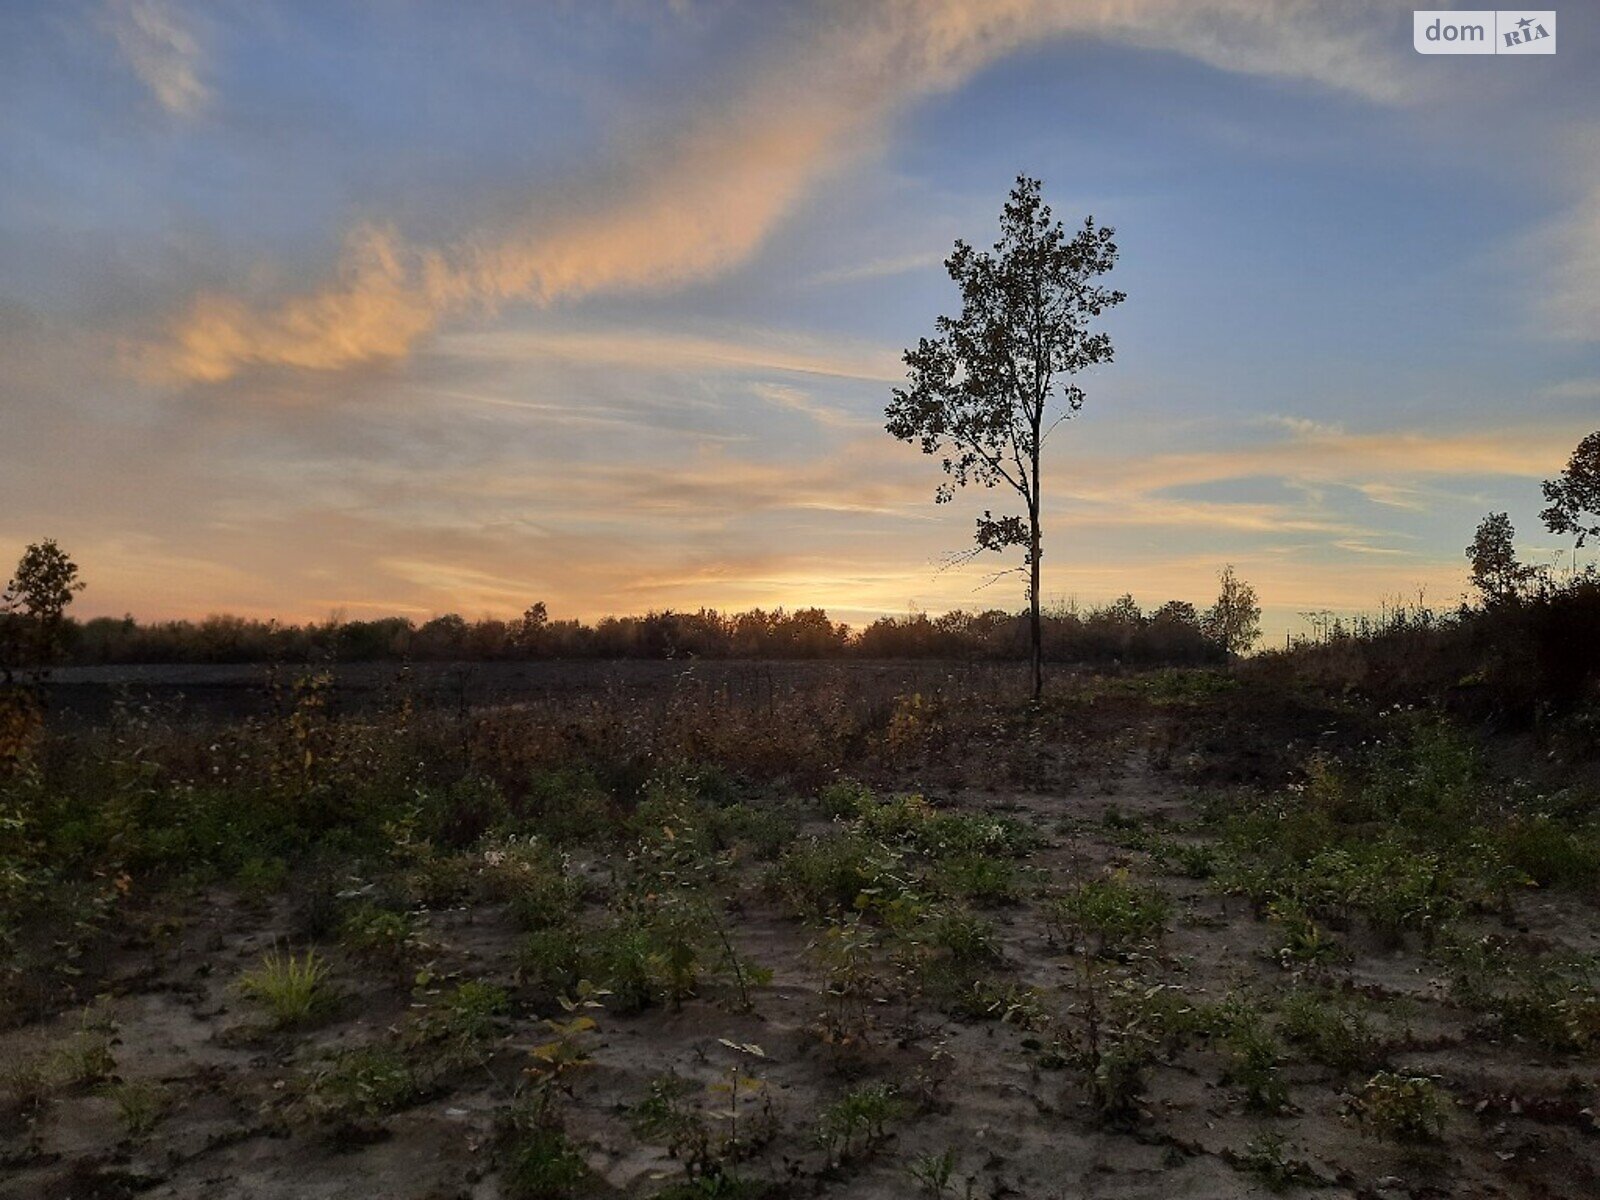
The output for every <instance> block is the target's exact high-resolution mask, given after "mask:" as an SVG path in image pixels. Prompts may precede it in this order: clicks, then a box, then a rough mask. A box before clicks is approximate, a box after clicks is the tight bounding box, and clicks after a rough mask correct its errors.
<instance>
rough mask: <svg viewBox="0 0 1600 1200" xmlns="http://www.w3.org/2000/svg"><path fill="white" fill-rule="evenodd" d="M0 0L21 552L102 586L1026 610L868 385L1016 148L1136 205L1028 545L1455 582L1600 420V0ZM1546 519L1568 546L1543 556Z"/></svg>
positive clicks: (971, 232)
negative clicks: (1505, 25)
mask: <svg viewBox="0 0 1600 1200" xmlns="http://www.w3.org/2000/svg"><path fill="white" fill-rule="evenodd" d="M1411 12H1412V9H1411V7H1410V6H1406V7H1401V6H1399V5H1396V4H1393V3H1389V2H1387V0H1256V2H1246V0H917V2H911V0H855V2H844V0H839V2H805V3H802V2H798V0H797V2H792V3H789V2H769V3H736V2H734V0H677V2H666V0H662V2H661V3H653V2H651V0H548V2H545V3H538V2H513V0H503V2H495V0H473V2H470V3H453V4H446V3H442V2H441V3H424V2H422V0H370V2H361V0H339V2H336V3H328V2H326V0H317V2H307V3H289V2H286V0H207V2H204V3H202V2H200V0H109V2H100V0H94V2H77V0H51V2H47V3H43V2H42V3H38V4H28V3H25V2H23V0H9V2H7V3H5V4H3V5H0V559H7V560H9V558H10V557H11V556H12V554H13V553H20V551H21V549H22V547H23V546H24V545H25V544H26V543H28V542H31V541H35V540H38V539H39V538H43V537H53V538H56V539H58V540H59V541H60V543H61V544H62V545H63V547H64V548H66V549H67V550H68V551H69V552H70V553H71V554H72V555H73V557H74V558H75V559H76V560H77V561H78V563H79V564H80V567H81V569H82V573H83V577H84V578H85V579H86V580H87V582H88V585H89V586H88V588H87V590H86V591H85V592H84V593H83V594H82V596H81V597H80V599H79V601H78V606H77V610H76V611H78V613H79V614H80V615H121V614H123V613H132V614H135V615H137V616H139V617H141V618H147V619H154V618H168V617H180V616H188V617H196V616H202V615H205V614H208V613H214V612H232V613H238V614H243V615H251V616H263V617H264V616H277V617H283V618H289V619H298V620H306V619H324V618H327V617H328V616H330V615H334V614H342V615H344V616H345V617H348V618H352V619H354V618H365V617H371V616H375V615H380V614H401V615H406V616H411V617H414V618H417V619H426V618H427V617H430V616H433V615H437V614H439V613H443V612H460V613H462V614H464V615H466V616H468V617H477V616H485V615H498V616H510V615H514V614H517V613H520V612H521V611H522V610H523V609H524V608H526V607H527V606H528V605H529V604H531V603H532V602H533V601H535V600H544V601H545V602H546V603H547V604H548V606H549V609H550V612H551V614H552V615H553V616H578V617H584V618H594V617H598V616H601V615H604V614H607V613H617V614H620V613H637V612H643V611H645V610H648V609H659V608H669V607H670V608H698V607H700V606H702V605H707V606H713V607H720V608H735V609H737V608H746V607H753V606H757V605H761V606H767V607H771V606H775V605H784V606H787V607H790V608H793V607H798V606H803V605H821V606H824V607H826V608H827V609H828V610H829V611H830V612H831V613H832V614H833V615H834V616H835V617H836V618H837V619H842V620H849V621H852V622H854V623H857V624H859V623H861V622H863V621H866V620H869V619H870V618H871V617H872V616H874V615H877V614H881V613H885V612H889V613H903V612H906V611H908V610H910V609H912V608H922V609H928V610H934V611H939V610H943V609H946V608H954V607H965V608H973V607H1006V608H1016V607H1019V606H1020V605H1021V603H1022V596H1021V593H1020V585H1019V583H1018V580H1017V579H1016V577H1015V576H1006V577H1003V578H1000V579H998V580H996V579H994V578H993V575H994V572H995V571H996V570H997V569H1000V568H1004V567H1007V566H1013V565H1015V563H1014V562H1012V561H1009V560H1004V559H1000V558H996V557H990V558H980V559H978V560H976V561H974V562H972V563H970V564H968V565H966V566H962V567H947V566H946V560H947V557H948V555H949V554H950V552H952V551H956V550H960V549H962V548H964V547H965V546H967V545H969V544H970V540H971V533H972V518H973V516H974V515H975V514H976V513H977V512H980V511H981V510H982V509H984V508H990V507H998V504H999V502H1000V501H1001V500H1002V497H1000V496H999V495H997V494H993V493H989V494H985V493H983V492H982V491H981V490H979V491H977V492H976V493H974V492H972V491H971V490H969V491H968V493H965V494H963V495H961V496H959V497H958V499H957V501H956V502H955V503H953V504H949V505H939V506H935V505H934V504H933V495H934V489H935V487H936V486H937V484H938V483H939V481H940V479H941V474H940V471H939V468H938V465H937V462H936V461H935V460H933V459H929V458H927V457H925V456H923V455H922V454H921V453H920V452H919V451H918V449H917V448H916V447H915V446H911V445H906V444H903V443H900V442H897V441H895V440H894V439H893V438H891V437H889V436H888V435H887V434H886V433H885V432H884V430H883V408H884V405H885V403H886V402H887V401H888V400H889V398H890V394H891V391H892V389H893V388H894V387H895V386H896V384H897V383H900V382H903V380H904V369H903V366H902V364H901V363H900V353H901V351H902V350H903V348H905V347H906V346H910V345H914V344H915V343H916V341H917V339H918V338H919V337H921V336H924V335H927V334H931V333H932V331H933V324H934V321H935V318H936V317H937V316H938V315H939V314H940V313H942V312H950V311H953V309H954V308H955V304H956V297H955V292H954V287H953V285H952V284H951V283H950V281H949V279H948V277H947V276H946V275H945V273H944V270H943V268H942V265H941V264H942V260H943V259H944V257H945V256H946V255H947V254H948V253H949V251H950V248H951V246H952V243H953V242H954V241H955V240H956V239H957V238H962V239H965V240H968V241H970V242H973V243H976V244H979V245H987V244H988V243H989V242H990V241H992V240H993V238H994V236H995V231H996V221H997V216H998V213H999V209H1000V206H1001V204H1002V203H1003V201H1004V198H1005V195H1006V192H1007V191H1008V189H1009V187H1010V186H1011V184H1012V182H1013V180H1014V179H1015V177H1016V176H1017V175H1018V174H1019V173H1027V174H1029V175H1032V176H1036V177H1038V178H1040V179H1041V180H1042V181H1043V185H1044V194H1045V198H1046V199H1047V201H1048V202H1049V203H1050V204H1051V206H1052V207H1053V209H1054V210H1055V213H1056V215H1057V216H1058V217H1060V218H1061V219H1062V220H1063V221H1065V222H1066V223H1067V224H1068V225H1069V227H1070V226H1075V225H1077V224H1078V223H1080V222H1081V221H1082V219H1083V218H1084V217H1085V216H1086V215H1090V214H1092V215H1093V216H1094V217H1095V219H1096V221H1097V222H1099V223H1103V224H1109V225H1112V226H1114V227H1115V229H1116V231H1117V240H1118V243H1119V245H1120V247H1121V257H1120V260H1119V262H1118V265H1117V268H1116V270H1115V272H1114V274H1113V276H1112V277H1111V280H1110V282H1111V283H1112V284H1114V285H1115V286H1117V287H1120V288H1122V289H1123V290H1124V291H1126V292H1127V295H1128V299H1127V301H1126V303H1125V304H1123V305H1122V306H1121V307H1120V308H1118V309H1117V310H1116V311H1115V312H1114V313H1112V314H1110V315H1109V316H1108V317H1107V318H1106V320H1105V323H1104V327H1105V328H1106V329H1107V330H1108V331H1109V333H1110V334H1111V336H1112V339H1113V342H1114V344H1115V347H1116V356H1115V361H1114V362H1113V363H1110V364H1107V365H1104V366H1100V367H1097V368H1095V369H1094V370H1093V371H1091V372H1089V373H1087V374H1086V375H1084V376H1083V377H1082V378H1081V379H1080V380H1079V381H1078V382H1079V383H1080V385H1081V386H1082V387H1083V388H1084V390H1085V392H1086V394H1087V399H1086V401H1085V405H1084V408H1083V410H1082V412H1081V413H1080V414H1079V415H1078V416H1077V417H1076V418H1075V419H1073V420H1071V421H1068V422H1065V423H1063V424H1062V425H1061V426H1060V427H1059V428H1058V429H1057V430H1056V432H1055V434H1054V435H1053V436H1052V439H1051V441H1050V443H1049V446H1048V448H1047V451H1046V456H1045V462H1046V466H1045V485H1044V488H1045V491H1044V527H1045V554H1044V560H1043V566H1044V584H1043V589H1042V590H1043V593H1044V596H1045V598H1046V599H1047V600H1048V601H1051V602H1061V601H1076V602H1077V603H1079V604H1084V605H1088V604H1093V603H1098V602H1103V601H1107V600H1110V599H1112V598H1114V597H1116V596H1117V595H1120V594H1121V593H1124V592H1131V593H1132V594H1133V595H1134V596H1135V598H1136V599H1137V600H1138V601H1140V602H1141V603H1142V604H1144V605H1145V606H1146V607H1147V608H1148V607H1154V606H1155V605H1156V604H1158V603H1160V602H1161V601H1164V600H1167V599H1173V598H1176V599H1186V600H1191V601H1194V602H1196V603H1200V604H1203V603H1205V602H1206V601H1208V600H1209V598H1210V597H1211V596H1213V595H1214V594H1215V589H1216V574H1217V571H1218V569H1219V568H1220V567H1221V565H1222V564H1223V563H1233V564H1235V566H1236V568H1237V570H1238V572H1239V574H1240V575H1241V576H1242V577H1244V578H1245V579H1246V580H1248V581H1250V582H1251V583H1252V584H1253V585H1254V586H1255V587H1256V589H1257V591H1258V593H1259V594H1260V597H1261V600H1262V603H1263V606H1264V608H1265V610H1266V620H1265V626H1266V635H1267V637H1268V639H1269V640H1272V639H1278V638H1281V637H1282V636H1283V635H1284V633H1285V632H1286V631H1291V630H1299V631H1303V630H1304V629H1305V628H1306V626H1305V624H1304V622H1303V621H1302V620H1301V618H1300V617H1299V615H1298V614H1300V613H1302V612H1306V611H1312V610H1326V609H1332V610H1337V611H1356V610H1373V609H1376V608H1377V607H1378V606H1379V605H1380V604H1382V603H1384V602H1386V601H1392V600H1394V599H1395V598H1405V599H1408V600H1413V601H1414V600H1416V599H1417V598H1418V597H1419V596H1421V597H1423V598H1424V599H1425V600H1426V601H1427V602H1429V603H1432V604H1434V605H1442V606H1448V605H1451V604H1453V603H1455V602H1456V601H1457V600H1458V599H1459V598H1460V597H1461V596H1462V594H1463V593H1464V591H1465V589H1466V574H1465V559H1464V556H1463V547H1464V546H1465V545H1466V543H1467V542H1468V540H1469V539H1470V537H1471V535H1472V531H1473V528H1474V527H1475V526H1476V524H1477V522H1478V520H1479V519H1480V518H1481V517H1482V516H1483V515H1484V514H1485V513H1487V512H1489V511H1491V510H1504V511H1508V512H1509V513H1510V514H1511V517H1512V520H1513V522H1514V523H1515V524H1516V527H1517V529H1518V534H1519V537H1518V544H1519V546H1520V548H1521V552H1522V554H1523V557H1524V558H1525V559H1528V560H1531V561H1534V562H1552V561H1555V560H1556V559H1557V558H1558V557H1561V556H1563V555H1565V554H1566V553H1567V552H1568V551H1569V549H1570V548H1569V547H1567V546H1565V545H1564V544H1563V543H1561V542H1559V541H1558V540H1556V539H1553V538H1552V537H1551V535H1549V534H1547V533H1545V532H1544V531H1543V530H1542V528H1541V527H1540V525H1539V522H1538V518H1537V514H1538V510H1539V508H1540V507H1541V498H1540V494H1539V486H1538V485H1539V481H1540V480H1542V479H1545V478H1548V477H1551V476H1553V475H1555V474H1556V473H1557V472H1558V471H1559V470H1560V468H1561V466H1562V465H1563V463H1564V462H1565V460H1566V458H1567V456H1568V454H1569V453H1570V452H1571V450H1572V448H1573V447H1574V446H1575V445H1576V444H1577V442H1578V440H1579V439H1580V438H1581V437H1582V436H1583V435H1584V434H1585V433H1587V432H1590V431H1591V430H1593V429H1595V428H1596V427H1600V416H1597V414H1600V91H1597V90H1596V89H1595V88H1594V86H1593V80H1594V76H1595V70H1596V57H1597V55H1600V30H1597V27H1596V22H1597V21H1600V10H1597V9H1595V8H1593V7H1591V6H1587V5H1585V6H1576V5H1573V6H1568V7H1567V8H1566V9H1563V10H1559V19H1560V24H1559V27H1558V32H1557V36H1558V47H1559V48H1558V52H1557V53H1556V54H1554V55H1543V56H1522V57H1510V56H1471V57H1469V56H1423V55H1419V54H1417V53H1415V52H1414V50H1413V49H1412V28H1411ZM1563 561H1564V559H1563Z"/></svg>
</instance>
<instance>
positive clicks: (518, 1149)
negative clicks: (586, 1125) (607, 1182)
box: [500, 1122, 594, 1200]
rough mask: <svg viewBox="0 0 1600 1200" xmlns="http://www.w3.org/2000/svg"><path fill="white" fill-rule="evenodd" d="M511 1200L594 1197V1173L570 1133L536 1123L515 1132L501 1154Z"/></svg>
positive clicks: (503, 1183)
mask: <svg viewBox="0 0 1600 1200" xmlns="http://www.w3.org/2000/svg"><path fill="white" fill-rule="evenodd" d="M501 1159H502V1165H501V1167H500V1186H501V1189H502V1191H503V1192H504V1194H505V1196H506V1197H507V1200H573V1198H574V1197H578V1196H584V1195H588V1194H590V1191H591V1188H592V1185H593V1183H594V1173H593V1172H592V1171H591V1170H590V1169H589V1164H588V1163H586V1162H584V1160H583V1155H582V1154H581V1153H580V1152H579V1150H578V1147H577V1146H576V1145H574V1144H573V1142H572V1139H571V1138H569V1137H567V1135H566V1133H565V1132H563V1131H562V1130H561V1129H559V1128H556V1127H555V1126H553V1125H548V1124H545V1123H542V1122H540V1123H533V1124H528V1125H526V1126H524V1127H523V1128H520V1129H517V1130H515V1131H514V1132H512V1133H511V1134H510V1135H509V1136H508V1137H507V1138H506V1140H505V1144H504V1146H503V1148H502V1151H501Z"/></svg>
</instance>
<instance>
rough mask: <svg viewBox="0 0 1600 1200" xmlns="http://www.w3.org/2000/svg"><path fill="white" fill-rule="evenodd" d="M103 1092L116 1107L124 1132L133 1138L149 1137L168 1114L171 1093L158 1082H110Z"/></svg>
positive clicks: (139, 1080) (141, 1080)
mask: <svg viewBox="0 0 1600 1200" xmlns="http://www.w3.org/2000/svg"><path fill="white" fill-rule="evenodd" d="M103 1094H104V1095H105V1096H106V1097H107V1098H109V1099H110V1100H111V1102H112V1104H114V1105H115V1106H116V1109H117V1120H118V1121H119V1122H121V1124H122V1132H123V1135H124V1136H125V1137H127V1138H130V1139H132V1140H135V1141H137V1140H140V1139H142V1138H145V1137H148V1136H149V1135H150V1134H151V1133H152V1132H153V1131H154V1130H155V1127H156V1126H157V1125H159V1124H160V1123H161V1119H162V1118H163V1117H165V1116H166V1114H167V1108H168V1106H169V1105H170V1104H171V1096H170V1094H169V1093H168V1092H167V1090H166V1089H165V1088H164V1087H162V1086H161V1085H160V1084H159V1083H152V1082H150V1081H149V1080H143V1079H138V1080H129V1081H126V1082H123V1083H115V1084H110V1085H108V1086H107V1087H106V1088H105V1090H104V1092H103Z"/></svg>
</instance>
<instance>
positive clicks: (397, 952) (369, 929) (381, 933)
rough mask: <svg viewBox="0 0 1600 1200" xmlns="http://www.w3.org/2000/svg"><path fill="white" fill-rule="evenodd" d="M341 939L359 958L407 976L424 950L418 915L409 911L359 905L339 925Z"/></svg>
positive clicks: (366, 904) (367, 904) (370, 904)
mask: <svg viewBox="0 0 1600 1200" xmlns="http://www.w3.org/2000/svg"><path fill="white" fill-rule="evenodd" d="M339 941H340V943H341V944H343V945H344V946H345V947H346V948H347V949H348V950H349V951H350V953H351V955H352V956H353V957H354V958H356V959H357V960H358V961H361V962H366V963H372V964H374V965H376V966H380V967H383V968H385V969H387V970H388V971H389V972H390V973H391V974H393V975H395V976H398V977H402V978H403V977H404V976H406V975H407V974H408V973H409V969H410V968H411V966H412V965H414V963H415V961H416V959H417V956H418V955H419V954H420V952H421V950H422V941H421V938H420V937H418V934H417V922H416V918H415V917H413V916H412V915H411V914H410V913H407V912H396V911H395V910H393V909H388V908H380V907H379V906H378V905H376V904H372V903H363V904H361V905H359V906H358V907H357V908H356V909H355V910H354V911H353V912H351V913H350V915H349V916H348V917H346V918H345V920H344V922H343V923H342V924H341V926H340V928H339Z"/></svg>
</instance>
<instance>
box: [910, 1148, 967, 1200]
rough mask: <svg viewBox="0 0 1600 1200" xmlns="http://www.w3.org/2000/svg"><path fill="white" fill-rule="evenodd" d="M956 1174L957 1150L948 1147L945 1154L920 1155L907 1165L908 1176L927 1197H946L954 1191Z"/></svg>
mask: <svg viewBox="0 0 1600 1200" xmlns="http://www.w3.org/2000/svg"><path fill="white" fill-rule="evenodd" d="M955 1173H956V1150H955V1147H954V1146H950V1147H947V1148H946V1149H945V1151H944V1153H943V1154H919V1155H917V1157H916V1158H913V1159H912V1160H911V1161H910V1162H909V1163H907V1164H906V1174H907V1175H909V1176H911V1179H912V1181H913V1182H915V1183H916V1185H917V1186H918V1187H919V1188H920V1189H921V1190H922V1194H923V1195H925V1196H945V1195H949V1194H950V1192H951V1190H952V1186H953V1185H952V1180H953V1179H954V1178H955Z"/></svg>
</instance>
